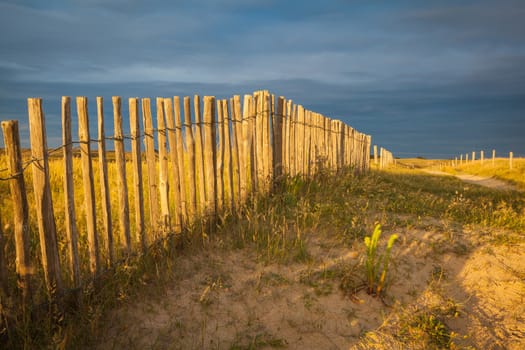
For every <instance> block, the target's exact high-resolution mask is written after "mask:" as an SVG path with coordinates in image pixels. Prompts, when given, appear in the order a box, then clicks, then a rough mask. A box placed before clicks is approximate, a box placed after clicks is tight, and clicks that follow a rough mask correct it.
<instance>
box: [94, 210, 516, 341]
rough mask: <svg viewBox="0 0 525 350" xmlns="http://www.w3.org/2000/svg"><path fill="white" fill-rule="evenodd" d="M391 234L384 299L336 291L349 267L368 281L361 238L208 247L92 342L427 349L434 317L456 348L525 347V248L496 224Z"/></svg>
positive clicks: (427, 226) (114, 317) (113, 318)
mask: <svg viewBox="0 0 525 350" xmlns="http://www.w3.org/2000/svg"><path fill="white" fill-rule="evenodd" d="M392 231H395V233H398V234H399V235H400V239H399V242H398V243H396V246H395V247H394V249H393V257H392V268H391V274H390V285H389V289H388V291H387V295H386V297H385V298H383V299H379V298H375V297H373V296H370V295H368V294H367V293H366V292H365V290H364V289H363V288H356V292H355V293H353V294H352V295H349V294H348V293H347V292H348V291H346V292H343V290H341V288H340V285H341V278H342V277H341V276H343V275H345V273H348V271H350V272H351V273H354V274H356V276H357V277H356V278H357V280H356V281H357V282H358V279H359V276H362V277H364V272H363V271H362V261H363V258H364V247H361V246H351V247H349V246H345V245H343V244H339V243H335V242H334V243H333V244H332V243H331V242H330V240H329V239H328V238H326V237H323V236H321V235H319V236H314V234H312V236H311V237H310V238H309V239H308V240H307V243H308V251H309V252H310V254H312V260H311V261H310V262H308V263H300V262H293V263H290V264H287V265H283V264H270V265H265V264H263V263H261V262H258V261H257V257H256V256H255V253H254V252H253V249H250V248H244V249H240V250H239V249H235V250H232V249H225V248H219V247H209V248H208V249H206V251H205V252H203V253H202V254H199V255H187V256H182V257H180V258H179V259H178V260H179V261H178V264H179V268H178V269H177V271H178V272H177V273H178V276H177V279H176V281H175V282H174V283H173V285H172V286H169V288H167V290H166V291H165V293H164V294H163V295H161V296H160V297H158V298H155V299H153V300H143V301H141V302H138V303H133V304H129V305H125V306H124V307H122V308H120V309H118V310H116V311H115V312H113V313H112V314H111V315H110V316H109V318H108V320H107V323H106V324H107V327H106V329H105V331H104V332H103V334H102V336H101V339H99V341H98V342H97V344H96V348H98V349H115V348H117V349H120V348H128V349H144V348H151V349H270V348H283V347H284V348H288V349H351V348H365V349H368V348H378V347H379V348H407V347H409V348H421V344H427V343H428V342H427V343H424V342H418V339H419V338H418V337H423V335H424V334H423V333H424V332H423V333H422V334H423V335H419V334H417V330H419V329H420V328H421V327H419V326H414V322H425V320H427V319H426V318H425V317H427V318H428V319H430V320H432V317H434V316H435V317H436V318H439V320H440V322H443V324H445V325H446V327H447V329H448V330H449V331H450V336H451V339H452V342H453V343H454V344H455V346H456V347H457V348H458V347H459V348H461V347H463V346H473V347H475V348H483V349H500V348H507V349H523V348H525V318H524V315H525V300H524V299H525V279H524V277H525V258H524V256H523V254H522V252H523V250H524V249H525V244H513V245H494V244H492V243H491V241H490V236H491V234H492V233H491V232H490V231H484V232H479V231H477V229H476V228H473V227H459V228H451V227H450V226H446V225H445V226H443V225H440V224H439V222H436V220H434V219H428V221H427V222H425V223H424V224H423V225H419V226H418V227H417V228H398V229H395V230H392ZM389 233H394V232H385V236H387V235H388V234H389ZM383 239H386V238H385V237H383ZM358 285H359V283H357V284H356V286H358ZM422 327H423V326H422ZM414 332H416V333H414ZM427 333H428V331H427ZM425 334H426V333H425ZM425 336H428V334H426V335H425ZM431 340H432V339H431Z"/></svg>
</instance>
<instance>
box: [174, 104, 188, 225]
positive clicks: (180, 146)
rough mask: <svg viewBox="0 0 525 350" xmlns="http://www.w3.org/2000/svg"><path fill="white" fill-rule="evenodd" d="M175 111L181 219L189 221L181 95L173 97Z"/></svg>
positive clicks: (184, 221)
mask: <svg viewBox="0 0 525 350" xmlns="http://www.w3.org/2000/svg"><path fill="white" fill-rule="evenodd" d="M173 111H174V112H175V135H176V137H177V162H178V163H177V164H178V170H179V171H178V173H179V184H180V208H181V220H182V222H183V223H186V222H187V221H188V208H187V206H188V204H187V200H186V192H187V185H186V167H185V162H184V158H185V152H184V143H183V139H182V121H181V116H180V97H179V96H175V97H173Z"/></svg>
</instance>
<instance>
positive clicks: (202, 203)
mask: <svg viewBox="0 0 525 350" xmlns="http://www.w3.org/2000/svg"><path fill="white" fill-rule="evenodd" d="M193 107H194V109H195V178H196V179H197V184H198V188H197V193H198V197H197V198H198V199H199V203H198V208H199V212H200V213H201V214H203V213H204V211H205V207H206V188H205V181H204V178H205V176H206V175H205V173H204V153H202V152H203V149H204V144H203V134H204V126H203V124H202V114H201V100H200V97H199V95H195V96H194V97H193Z"/></svg>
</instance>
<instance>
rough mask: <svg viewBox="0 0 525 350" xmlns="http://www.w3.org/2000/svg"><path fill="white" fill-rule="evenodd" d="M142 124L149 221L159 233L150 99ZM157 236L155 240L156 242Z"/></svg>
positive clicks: (143, 109)
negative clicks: (146, 170)
mask: <svg viewBox="0 0 525 350" xmlns="http://www.w3.org/2000/svg"><path fill="white" fill-rule="evenodd" d="M142 122H143V124H144V147H145V153H146V166H147V169H148V198H149V219H150V224H151V226H152V227H151V229H150V230H151V231H153V232H155V231H157V225H158V224H159V204H158V201H159V200H158V195H157V191H158V188H157V165H156V161H155V135H154V132H153V120H152V117H151V101H150V99H149V98H143V99H142ZM156 238H157V237H156V234H155V235H154V237H153V239H154V240H155V239H156Z"/></svg>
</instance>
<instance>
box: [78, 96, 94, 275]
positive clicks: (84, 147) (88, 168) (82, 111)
mask: <svg viewBox="0 0 525 350" xmlns="http://www.w3.org/2000/svg"><path fill="white" fill-rule="evenodd" d="M77 113H78V137H79V140H80V156H81V160H82V180H83V182H84V205H85V213H86V226H87V237H88V245H89V264H90V270H91V273H92V275H93V277H95V276H97V275H98V273H99V252H98V237H97V226H96V225H97V217H96V209H95V208H96V207H95V187H94V184H93V165H92V164H91V143H90V142H91V141H90V140H91V138H90V135H89V117H88V107H87V98H86V97H77Z"/></svg>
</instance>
